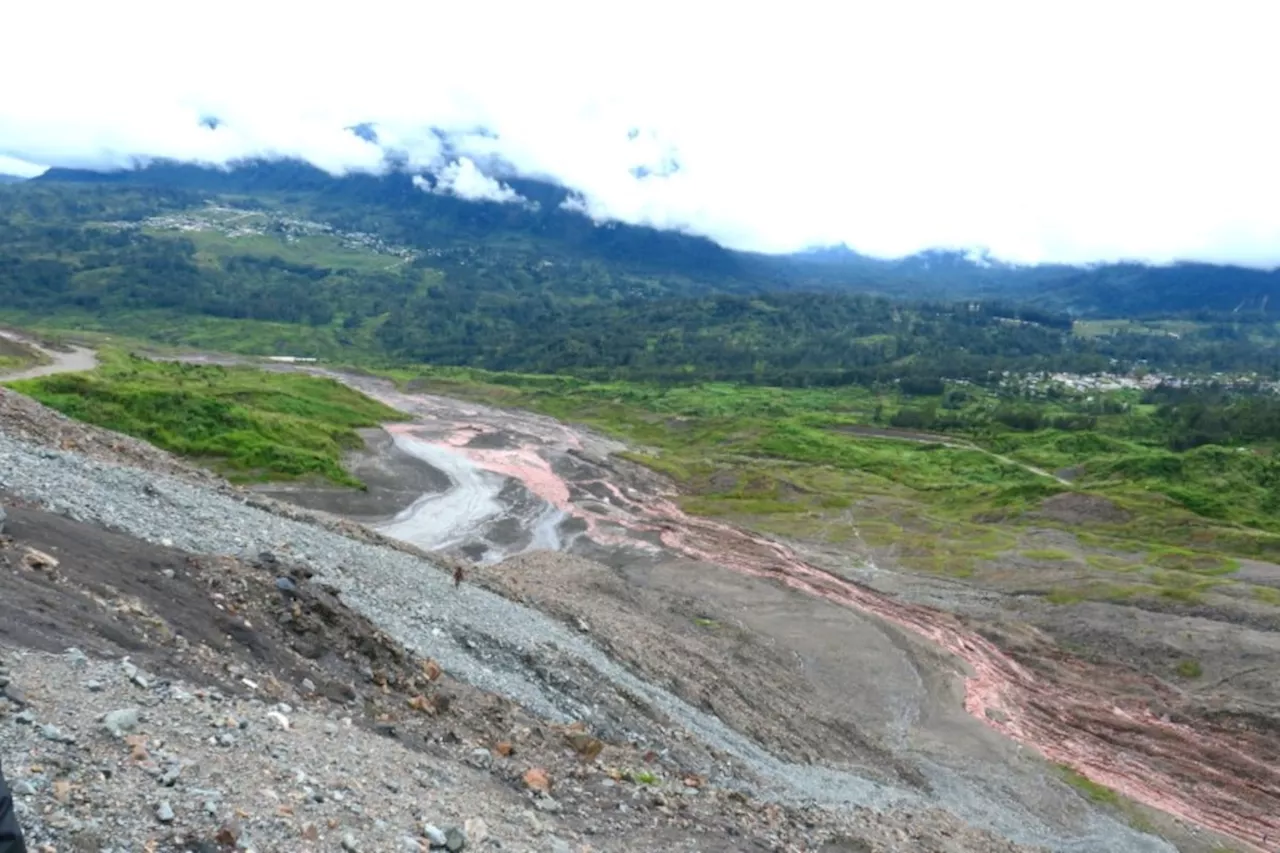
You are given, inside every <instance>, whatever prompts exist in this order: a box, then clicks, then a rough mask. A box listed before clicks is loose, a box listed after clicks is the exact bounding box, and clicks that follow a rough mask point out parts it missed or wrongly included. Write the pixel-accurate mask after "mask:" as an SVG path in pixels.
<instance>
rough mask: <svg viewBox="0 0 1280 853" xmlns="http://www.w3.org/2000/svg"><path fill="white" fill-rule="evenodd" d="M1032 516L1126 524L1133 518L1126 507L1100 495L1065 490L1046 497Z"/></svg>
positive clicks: (1065, 521)
mask: <svg viewBox="0 0 1280 853" xmlns="http://www.w3.org/2000/svg"><path fill="white" fill-rule="evenodd" d="M1032 516H1033V517H1034V516H1040V517H1043V518H1049V519H1052V520H1054V521H1061V522H1064V523H1066V524H1124V523H1125V522H1127V521H1129V520H1130V519H1131V518H1133V515H1132V514H1131V513H1130V512H1129V511H1128V510H1125V509H1121V508H1120V507H1118V506H1116V505H1115V504H1114V503H1112V502H1111V501H1109V500H1107V499H1106V498H1104V497H1101V496H1099V495H1084V494H1080V493H1079V492H1063V493H1062V494H1060V495H1054V496H1052V497H1049V498H1045V499H1044V500H1043V501H1041V502H1040V508H1039V509H1038V510H1036V512H1035V513H1032Z"/></svg>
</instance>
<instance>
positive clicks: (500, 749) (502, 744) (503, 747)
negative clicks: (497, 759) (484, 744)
mask: <svg viewBox="0 0 1280 853" xmlns="http://www.w3.org/2000/svg"><path fill="white" fill-rule="evenodd" d="M493 751H494V752H496V753H498V755H501V756H502V757H503V758H507V757H508V756H510V755H511V753H513V752H515V747H514V746H512V745H511V741H509V740H502V741H498V743H497V745H496V746H494V748H493Z"/></svg>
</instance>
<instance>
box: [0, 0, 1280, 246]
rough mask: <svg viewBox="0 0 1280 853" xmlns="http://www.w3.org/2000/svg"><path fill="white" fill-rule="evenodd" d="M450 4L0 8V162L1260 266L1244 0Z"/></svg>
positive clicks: (1272, 70)
mask: <svg viewBox="0 0 1280 853" xmlns="http://www.w3.org/2000/svg"><path fill="white" fill-rule="evenodd" d="M15 5H17V4H15ZM455 5H456V6H457V7H458V8H452V9H448V10H445V9H442V8H440V7H437V6H435V5H432V6H429V7H417V6H412V5H406V4H400V3H385V4H384V3H380V2H377V0H371V2H365V3H362V4H360V5H359V8H358V9H356V8H353V9H351V10H349V12H348V13H344V14H342V15H336V14H323V13H320V12H318V11H315V9H312V10H310V11H307V12H306V13H305V14H304V13H301V12H300V11H299V10H298V9H294V8H290V7H288V4H262V3H256V4H240V3H237V2H234V0H233V2H228V3H225V4H222V5H220V6H219V8H218V12H217V15H216V17H210V16H206V15H204V14H202V15H201V16H198V17H197V16H196V15H195V12H194V11H193V12H191V13H190V14H191V17H190V18H184V17H183V16H182V13H179V12H176V11H175V7H173V6H171V5H165V4H155V3H142V2H122V3H117V4H94V5H92V6H89V5H85V4H78V3H70V2H58V0H46V2H44V3H25V4H22V6H21V7H20V8H16V9H10V8H6V9H5V10H4V11H0V28H2V29H3V30H4V31H5V32H6V33H9V34H10V35H9V36H8V37H6V39H5V49H4V51H3V52H0V81H3V82H0V172H10V173H22V172H23V170H28V171H30V170H31V169H33V168H35V166H40V165H57V166H71V167H88V168H118V167H124V166H128V165H131V164H133V163H135V162H137V159H138V158H139V157H142V158H146V157H164V158H172V159H179V160H186V161H194V162H201V163H209V164H226V163H229V162H232V161H235V160H237V159H244V158H250V157H297V158H301V159H305V160H307V161H309V162H311V163H313V164H315V165H316V166H319V167H320V168H323V169H325V170H328V171H330V172H333V173H335V174H341V173H345V172H350V171H372V172H377V171H380V170H383V169H385V168H387V164H388V162H389V159H388V158H389V155H390V161H391V162H394V163H396V164H397V165H398V167H399V168H404V169H407V170H409V171H410V172H412V173H414V174H417V175H419V176H421V177H420V178H419V181H418V183H419V186H421V187H422V188H423V189H424V190H425V191H428V192H437V193H447V194H451V195H455V196H458V197H461V198H467V199H475V200H480V201H490V202H501V203H515V204H527V203H528V202H527V201H526V200H525V199H523V198H522V197H521V196H520V195H519V193H517V192H516V191H515V190H514V189H513V188H512V186H511V185H510V183H508V182H509V181H510V180H511V179H512V178H513V177H530V178H539V179H543V180H549V181H553V182H555V183H558V184H560V185H562V186H564V187H565V188H567V189H568V190H569V191H570V192H571V194H572V198H573V200H574V201H573V205H574V206H575V207H576V208H577V209H579V210H582V211H583V212H585V213H587V214H588V215H590V216H592V217H593V218H596V219H598V220H619V221H624V222H629V223H635V224H647V225H652V226H655V227H658V228H672V229H679V230H682V231H686V232H689V233H694V234H699V235H703V236H707V237H710V238H712V239H714V240H716V241H718V242H720V243H722V244H724V245H726V246H729V247H732V248H740V249H752V250H758V251H766V252H784V251H793V250H798V249H802V248H806V247H811V246H818V245H834V244H840V243H844V244H847V245H848V246H850V247H852V248H854V249H856V250H858V251H860V252H864V253H866V254H870V255H876V256H882V257H895V256H901V255H906V254H911V253H914V252H917V251H920V250H923V249H927V248H955V249H964V250H978V251H982V252H985V253H986V255H988V256H990V257H994V258H999V259H1002V260H1008V261H1015V262H1027V263H1030V262H1046V261H1054V262H1067V263H1085V262H1095V261H1108V260H1120V259H1135V260H1146V261H1151V262H1168V261H1173V260H1201V261H1209V262H1222V263H1238V264H1245V265H1251V266H1267V267H1270V266H1276V265H1278V264H1280V205H1277V204H1276V199H1277V198H1280V168H1277V167H1276V166H1275V152H1276V151H1277V150H1280V122H1276V121H1275V120H1274V118H1273V117H1272V116H1271V111H1270V110H1269V109H1268V108H1267V106H1266V105H1267V104H1268V103H1269V102H1270V99H1269V97H1268V95H1269V92H1268V89H1269V87H1270V85H1271V81H1274V80H1276V79H1280V52H1277V51H1275V50H1273V48H1272V46H1271V44H1270V41H1271V38H1270V33H1271V32H1273V31H1274V28H1273V27H1271V26H1269V25H1268V22H1267V20H1265V18H1266V17H1268V15H1269V10H1268V9H1267V8H1266V7H1265V4H1253V5H1244V4H1230V3H1227V4H1219V5H1217V6H1214V7H1196V6H1194V5H1192V6H1188V7H1186V8H1184V7H1180V6H1176V5H1173V6H1171V5H1169V4H1146V3H1142V2H1134V3H1127V4H1121V5H1117V4H1111V3H1095V2H1087V1H1085V0H1082V2H1079V3H1075V4H1067V5H1064V6H1060V7H1056V8H1052V9H1051V8H1049V7H1045V6H1044V5H1043V4H1026V3H1013V2H1007V3H1006V2H977V3H974V4H952V3H944V2H937V3H930V2H903V3H895V4H865V5H860V6H859V7H858V8H857V9H846V8H843V6H842V4H832V3H827V2H812V3H809V2H804V0H801V2H797V3H790V4H787V5H786V6H785V7H769V8H767V9H765V10H762V11H751V10H748V9H747V8H746V7H741V6H735V7H733V9H732V13H730V11H729V10H728V9H727V8H723V7H718V4H688V3H683V4H674V3H671V4H667V3H664V2H661V0H655V1H654V2H645V3H618V4H570V3H556V2H548V3H541V4H520V5H511V6H509V7H504V6H501V5H499V6H497V7H493V6H487V7H484V8H483V9H481V8H479V7H474V4H455ZM691 7H693V8H691ZM316 8H318V7H316ZM71 22H74V26H72V25H71ZM4 158H13V159H8V160H6V159H4ZM31 164H35V166H32V165H31Z"/></svg>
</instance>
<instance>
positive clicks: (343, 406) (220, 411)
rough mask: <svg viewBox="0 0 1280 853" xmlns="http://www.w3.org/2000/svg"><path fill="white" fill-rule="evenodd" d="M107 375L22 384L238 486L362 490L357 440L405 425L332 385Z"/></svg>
mask: <svg viewBox="0 0 1280 853" xmlns="http://www.w3.org/2000/svg"><path fill="white" fill-rule="evenodd" d="M102 361H103V363H102V366H101V367H100V368H99V369H97V370H95V371H92V372H90V373H68V374H59V375H55V376H49V377H44V378H41V379H33V380H26V381H21V382H15V383H12V386H11V387H13V388H14V389H15V390H18V391H21V392H22V393H24V394H29V395H30V396H32V397H34V398H36V399H37V400H39V401H40V402H42V403H44V404H46V405H48V406H51V407H53V408H55V409H58V410H59V411H61V412H63V413H65V414H67V415H70V416H71V417H74V418H77V419H79V420H82V421H86V422H88V423H92V424H96V425H98V426H101V427H106V428H107V429H112V430H116V431H118V432H123V433H126V434H128V435H133V436H137V437H138V438H143V439H146V440H147V441H150V442H151V443H153V444H155V445H157V446H159V447H163V448H165V449H166V450H170V451H173V452H175V453H179V454H182V455H184V456H188V457H192V458H194V459H196V460H198V461H201V462H203V463H205V464H207V465H209V466H210V467H212V468H214V469H216V470H218V471H220V472H222V473H224V474H226V475H228V476H229V477H230V478H231V479H233V480H239V481H250V480H263V479H296V478H315V479H321V478H322V479H325V480H329V481H331V482H333V483H337V484H340V485H344V486H357V487H358V486H360V485H361V484H360V483H359V481H357V480H355V479H354V478H352V477H351V475H350V474H348V473H347V472H346V471H345V470H343V468H342V464H341V460H342V454H343V452H344V451H345V450H347V449H350V448H354V447H358V446H360V443H361V442H360V437H359V435H358V434H357V433H356V432H355V430H356V429H357V428H359V427H367V426H375V425H377V424H379V423H382V422H385V421H390V420H396V419H398V418H400V417H402V416H401V415H400V413H399V412H397V411H395V410H394V409H390V408H387V407H386V406H383V405H381V404H380V403H376V402H374V401H373V400H370V399H368V398H367V397H364V396H363V395H361V394H358V393H357V392H355V391H352V390H351V389H349V388H347V387H346V386H344V385H340V384H339V383H337V382H334V381H332V380H328V379H319V378H314V377H309V376H298V375H289V374H277V373H267V372H265V371H260V370H254V369H252V368H225V367H218V366H197V365H186V364H169V363H158V362H152V361H146V360H143V359H138V358H133V357H131V356H127V355H123V354H121V353H120V352H118V351H109V350H108V351H104V352H103V353H102Z"/></svg>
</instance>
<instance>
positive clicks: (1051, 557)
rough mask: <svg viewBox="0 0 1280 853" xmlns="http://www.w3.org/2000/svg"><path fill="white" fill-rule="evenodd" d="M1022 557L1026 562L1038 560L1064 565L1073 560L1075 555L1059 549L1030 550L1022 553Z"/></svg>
mask: <svg viewBox="0 0 1280 853" xmlns="http://www.w3.org/2000/svg"><path fill="white" fill-rule="evenodd" d="M1022 556H1024V557H1026V558H1027V559H1028V560H1039V561H1041V562H1045V563H1066V562H1070V561H1072V560H1075V558H1076V555H1075V554H1072V553H1071V552H1070V551H1063V550H1062V549H1060V548H1032V549H1031V550H1029V551H1023V552H1022Z"/></svg>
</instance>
